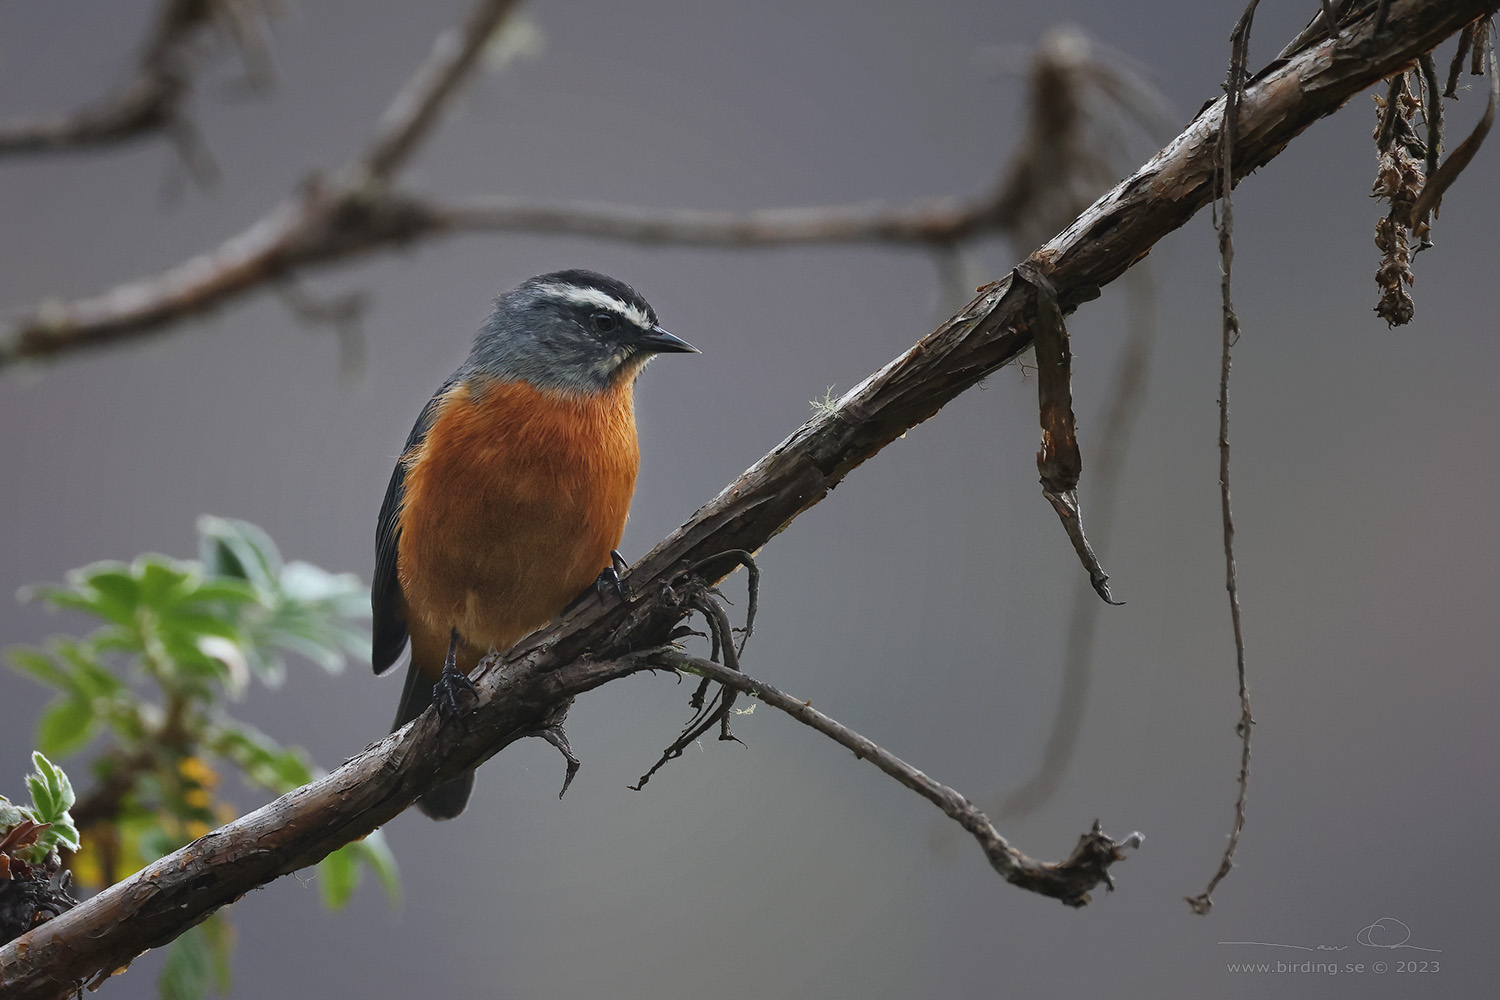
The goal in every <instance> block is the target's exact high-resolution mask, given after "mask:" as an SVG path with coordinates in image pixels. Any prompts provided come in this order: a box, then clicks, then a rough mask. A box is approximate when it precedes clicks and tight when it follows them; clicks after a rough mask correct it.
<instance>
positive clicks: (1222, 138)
mask: <svg viewBox="0 0 1500 1000" xmlns="http://www.w3.org/2000/svg"><path fill="white" fill-rule="evenodd" d="M1258 2H1259V0H1250V3H1249V5H1248V6H1246V8H1245V13H1244V14H1242V15H1240V19H1239V22H1238V23H1236V24H1235V26H1234V31H1233V32H1232V33H1231V35H1230V41H1231V55H1230V59H1229V81H1228V85H1227V89H1228V92H1229V93H1228V99H1227V100H1226V101H1225V102H1224V124H1223V126H1222V127H1221V128H1220V130H1219V184H1220V188H1219V259H1220V261H1221V266H1222V276H1221V278H1220V282H1219V291H1220V295H1221V296H1222V299H1223V306H1222V312H1223V326H1222V341H1221V351H1220V362H1219V502H1220V506H1221V508H1222V512H1223V519H1224V564H1225V574H1224V585H1225V589H1227V590H1228V591H1229V618H1230V621H1231V622H1232V623H1233V626H1234V658H1235V670H1236V673H1237V675H1238V678H1239V695H1240V721H1239V723H1238V725H1236V726H1235V731H1236V733H1237V734H1238V735H1239V737H1240V775H1239V794H1238V795H1237V796H1236V798H1235V802H1234V825H1233V827H1231V828H1230V831H1229V842H1228V843H1227V844H1226V845H1225V846H1224V854H1223V856H1222V857H1221V858H1220V860H1219V869H1218V871H1216V872H1214V876H1213V878H1211V879H1209V881H1208V886H1207V887H1206V888H1205V889H1204V890H1203V892H1202V893H1200V894H1199V895H1197V896H1190V897H1188V900H1187V902H1188V905H1189V906H1191V907H1192V908H1193V912H1194V913H1198V914H1206V913H1208V912H1209V910H1211V909H1212V908H1213V894H1214V889H1216V888H1217V887H1218V885H1219V883H1220V882H1222V881H1223V880H1224V876H1226V875H1228V874H1229V870H1230V869H1231V868H1233V867H1234V852H1235V849H1236V848H1237V847H1238V846H1239V843H1240V832H1241V831H1242V830H1244V828H1245V798H1246V796H1247V795H1248V793H1249V791H1250V731H1251V729H1252V728H1253V727H1254V725H1255V719H1254V718H1253V717H1252V715H1251V713H1250V689H1249V686H1248V685H1247V683H1246V679H1245V631H1244V626H1243V624H1242V622H1241V621H1240V590H1239V582H1238V580H1237V579H1236V575H1235V563H1234V514H1233V511H1232V509H1231V506H1230V502H1229V369H1230V352H1231V349H1232V348H1233V347H1234V344H1235V342H1236V341H1237V340H1239V336H1240V320H1239V317H1238V316H1236V315H1235V312H1234V301H1233V296H1232V294H1231V285H1232V281H1231V269H1232V267H1233V264H1234V206H1233V198H1232V193H1233V189H1234V144H1235V140H1236V138H1237V133H1238V127H1239V113H1240V101H1241V99H1242V98H1243V97H1244V94H1245V69H1246V64H1247V62H1248V58H1249V51H1250V25H1251V22H1252V21H1253V20H1254V18H1255V7H1256V4H1257V3H1258Z"/></svg>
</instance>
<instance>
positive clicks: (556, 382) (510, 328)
mask: <svg viewBox="0 0 1500 1000" xmlns="http://www.w3.org/2000/svg"><path fill="white" fill-rule="evenodd" d="M672 352H676V353H691V354H697V353H698V349H697V348H695V347H693V346H692V345H691V344H689V343H687V342H686V341H684V340H680V339H678V338H677V337H674V336H672V335H671V334H670V333H668V332H667V331H665V330H663V329H662V328H661V327H660V326H658V325H657V323H656V310H654V309H652V308H651V306H649V305H648V304H647V303H646V300H645V299H643V298H641V296H640V294H639V293H638V292H636V290H635V289H634V288H631V287H630V286H629V285H627V284H625V283H624V282H623V281H616V280H615V279H614V278H611V277H608V276H607V275H603V274H599V273H598V272H596V271H582V270H573V271H554V272H552V273H551V274H542V275H538V276H537V277H535V278H532V279H531V280H529V281H526V282H524V283H522V284H521V285H520V286H519V287H517V288H514V289H512V290H511V291H509V292H506V293H505V294H504V295H502V296H500V298H498V299H497V300H495V311H494V312H493V313H491V314H490V318H489V319H488V320H486V321H485V324H484V326H482V327H481V328H480V330H479V333H478V334H477V335H476V336H475V338H474V350H473V352H472V353H471V354H470V355H469V360H468V361H467V362H466V363H465V365H464V368H465V369H466V370H468V371H469V372H471V373H475V374H483V375H489V376H493V377H496V378H501V379H505V380H507V381H522V382H527V383H529V384H531V385H533V386H536V387H537V388H538V389H549V390H552V391H558V392H566V393H570V394H574V395H590V394H594V393H599V392H604V391H606V390H608V389H611V388H614V387H616V386H618V385H619V384H620V382H621V381H622V380H633V379H634V378H635V376H636V375H638V374H639V373H640V370H641V368H643V367H644V366H645V364H646V362H647V361H649V360H650V359H651V357H652V356H653V355H656V354H666V353H672Z"/></svg>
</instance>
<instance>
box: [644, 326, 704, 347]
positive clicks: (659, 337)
mask: <svg viewBox="0 0 1500 1000" xmlns="http://www.w3.org/2000/svg"><path fill="white" fill-rule="evenodd" d="M636 344H637V345H638V346H639V347H640V348H641V349H642V350H645V351H650V352H651V353H652V354H702V353H703V352H702V351H700V350H698V348H696V347H694V346H693V345H692V344H689V343H688V342H687V341H685V340H683V339H682V338H681V337H674V336H672V335H671V334H670V333H668V332H667V331H665V330H663V329H662V328H661V327H659V326H653V327H652V328H651V332H650V333H644V334H642V335H641V336H639V337H637V338H636Z"/></svg>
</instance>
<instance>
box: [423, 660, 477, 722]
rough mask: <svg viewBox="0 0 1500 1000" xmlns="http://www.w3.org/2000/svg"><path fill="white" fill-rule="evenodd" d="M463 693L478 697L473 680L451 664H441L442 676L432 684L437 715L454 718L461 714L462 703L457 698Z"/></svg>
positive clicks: (474, 697)
mask: <svg viewBox="0 0 1500 1000" xmlns="http://www.w3.org/2000/svg"><path fill="white" fill-rule="evenodd" d="M464 693H467V695H468V697H470V698H473V699H476V700H477V699H478V698H479V692H478V691H476V690H474V682H473V681H471V680H469V678H468V677H466V676H465V675H463V674H461V673H459V671H458V669H457V668H456V667H454V666H453V665H452V664H447V663H445V664H444V665H443V673H442V676H441V677H439V678H438V682H437V683H436V684H434V685H433V686H432V700H433V703H434V704H436V705H437V709H438V715H440V716H442V717H443V718H444V719H454V718H457V717H458V716H459V715H462V714H463V705H462V704H461V703H460V701H459V698H460V696H461V695H463V694H464Z"/></svg>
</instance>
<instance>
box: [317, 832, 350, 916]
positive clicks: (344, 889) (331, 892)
mask: <svg viewBox="0 0 1500 1000" xmlns="http://www.w3.org/2000/svg"><path fill="white" fill-rule="evenodd" d="M354 843H355V844H357V843H359V841H355V842H354ZM353 847H354V844H345V845H344V846H343V847H340V848H339V849H338V850H336V851H334V852H333V853H332V854H330V855H328V857H326V858H324V859H323V860H322V861H319V862H318V892H319V893H320V894H321V895H322V897H323V905H324V906H326V907H328V909H330V910H342V909H343V908H344V905H345V904H346V903H348V902H349V897H350V896H352V895H354V890H355V888H357V887H358V886H359V861H358V860H357V859H356V858H355V852H354V851H353V850H352V848H353Z"/></svg>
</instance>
